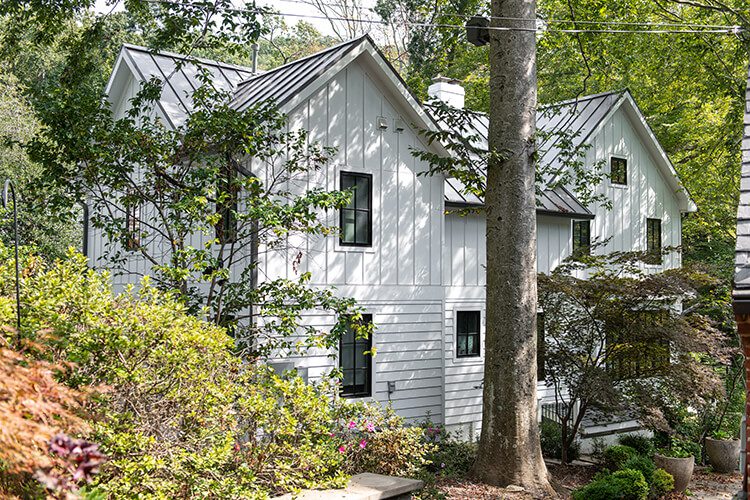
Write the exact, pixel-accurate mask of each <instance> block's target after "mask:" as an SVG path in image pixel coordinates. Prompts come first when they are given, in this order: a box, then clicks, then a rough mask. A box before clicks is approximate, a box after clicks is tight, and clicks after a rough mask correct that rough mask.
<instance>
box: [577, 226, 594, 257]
mask: <svg viewBox="0 0 750 500" xmlns="http://www.w3.org/2000/svg"><path fill="white" fill-rule="evenodd" d="M590 254H591V221H588V220H574V221H573V255H574V256H580V255H590Z"/></svg>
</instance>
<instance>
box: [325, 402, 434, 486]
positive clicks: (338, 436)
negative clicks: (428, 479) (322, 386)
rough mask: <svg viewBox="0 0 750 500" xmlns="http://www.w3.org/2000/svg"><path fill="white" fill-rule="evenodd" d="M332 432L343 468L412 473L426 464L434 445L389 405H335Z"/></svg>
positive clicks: (356, 470)
mask: <svg viewBox="0 0 750 500" xmlns="http://www.w3.org/2000/svg"><path fill="white" fill-rule="evenodd" d="M337 411H338V418H337V419H336V421H337V425H338V428H337V429H336V431H335V432H334V433H333V434H334V438H335V440H336V443H337V445H338V449H339V450H340V453H341V454H342V455H343V456H345V457H346V459H345V461H344V467H345V468H346V470H347V472H349V473H351V474H357V473H359V472H374V473H377V474H386V475H391V476H415V475H418V474H419V473H420V471H421V470H422V469H423V468H424V467H425V466H427V465H429V464H430V456H431V455H432V454H433V453H434V452H435V451H436V450H437V445H436V444H435V443H433V442H431V440H428V439H426V437H425V431H424V429H423V428H422V427H419V426H407V425H406V424H405V423H404V419H403V418H402V417H400V416H398V415H397V414H396V412H395V411H394V410H393V408H391V407H390V406H387V407H385V408H383V407H381V406H380V405H379V404H377V403H361V402H358V403H347V402H344V403H343V404H342V405H341V406H340V407H339V408H338V409H337Z"/></svg>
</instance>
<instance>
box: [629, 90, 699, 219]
mask: <svg viewBox="0 0 750 500" xmlns="http://www.w3.org/2000/svg"><path fill="white" fill-rule="evenodd" d="M624 97H625V99H624V101H623V102H627V103H628V106H629V109H630V111H631V112H632V113H633V115H634V117H635V118H636V122H637V123H639V124H640V129H641V132H642V133H643V134H644V135H645V136H646V137H647V138H648V139H649V140H648V145H649V146H650V148H649V149H651V150H652V152H653V153H655V156H656V158H657V159H658V160H659V161H658V164H659V165H660V166H661V173H662V175H663V176H664V178H665V180H666V181H667V183H668V184H669V185H671V186H672V188H673V189H674V190H675V192H676V193H677V194H678V197H679V198H680V201H681V203H680V211H681V212H683V213H686V212H695V211H697V210H698V206H697V205H696V204H695V202H694V201H693V199H692V198H691V197H690V193H688V191H687V189H685V186H683V185H682V181H681V180H680V176H679V174H678V173H677V170H676V169H675V168H674V165H672V161H671V160H670V159H669V156H667V153H666V151H664V148H663V147H662V146H661V144H660V143H659V140H658V139H657V138H656V135H654V131H653V130H652V129H651V127H650V126H649V124H648V122H647V121H646V117H645V116H644V115H643V112H642V111H641V108H639V107H638V104H637V103H636V102H635V100H634V99H633V96H632V95H630V92H625V95H624Z"/></svg>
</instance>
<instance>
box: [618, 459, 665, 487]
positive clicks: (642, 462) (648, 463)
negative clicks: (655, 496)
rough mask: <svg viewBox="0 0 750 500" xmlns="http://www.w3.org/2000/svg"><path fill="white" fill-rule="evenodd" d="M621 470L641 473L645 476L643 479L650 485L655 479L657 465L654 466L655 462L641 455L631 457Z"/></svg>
mask: <svg viewBox="0 0 750 500" xmlns="http://www.w3.org/2000/svg"><path fill="white" fill-rule="evenodd" d="M620 469H623V470H625V469H630V470H637V471H640V473H641V474H643V478H644V479H645V480H646V482H647V483H648V484H649V485H650V484H651V481H652V480H653V477H654V470H655V469H656V465H655V464H654V461H653V460H651V459H650V458H649V457H644V456H642V455H639V456H635V457H630V458H629V459H627V460H625V462H624V463H623V464H622V466H621V467H620Z"/></svg>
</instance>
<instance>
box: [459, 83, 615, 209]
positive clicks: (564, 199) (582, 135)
mask: <svg viewBox="0 0 750 500" xmlns="http://www.w3.org/2000/svg"><path fill="white" fill-rule="evenodd" d="M625 92H627V91H626V90H619V91H615V92H607V93H604V94H596V95H590V96H585V97H580V98H578V99H573V100H570V101H564V102H560V103H555V104H552V105H549V106H545V107H542V108H540V109H539V111H538V112H537V118H536V119H537V127H538V128H539V130H540V131H541V132H542V135H543V137H544V139H543V141H542V142H541V143H540V144H539V145H538V148H539V152H540V155H539V157H540V159H539V161H540V162H543V163H544V164H546V165H550V166H551V167H552V168H555V167H557V166H558V165H557V162H558V161H560V160H559V158H558V157H559V155H560V151H561V145H560V142H561V141H562V140H564V139H569V140H570V141H571V142H572V144H571V146H572V147H573V148H577V147H579V146H581V144H584V143H585V142H586V141H587V140H588V139H589V137H590V136H591V133H592V132H593V131H594V129H596V127H597V126H598V125H599V123H601V121H602V120H603V119H604V117H605V116H606V115H607V113H608V112H609V111H610V110H611V109H612V108H613V107H614V106H615V104H617V102H618V100H619V99H620V98H621V97H622V96H623V94H624V93H625ZM471 126H472V130H469V131H468V132H469V133H470V134H472V135H474V136H476V137H477V138H478V139H479V141H480V142H481V143H480V144H479V145H478V146H479V147H480V148H484V149H486V148H487V140H488V139H487V136H488V131H489V118H488V117H487V115H485V114H483V113H476V116H475V117H474V119H473V120H471ZM445 203H446V204H448V205H454V206H461V205H463V206H481V205H482V204H483V201H482V200H481V199H480V198H479V197H477V196H476V195H473V194H468V193H464V192H463V185H462V184H461V183H460V182H459V181H457V180H456V179H446V181H445ZM537 212H538V213H546V214H550V215H561V216H566V217H575V218H588V219H590V218H593V217H594V215H593V214H592V213H591V212H590V211H589V210H588V209H587V208H586V207H584V206H583V204H582V203H581V202H579V201H578V200H577V199H576V198H575V196H573V195H572V194H571V193H570V191H568V190H567V189H565V188H564V187H556V188H554V189H547V190H544V191H542V192H541V193H540V195H539V196H538V198H537Z"/></svg>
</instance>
